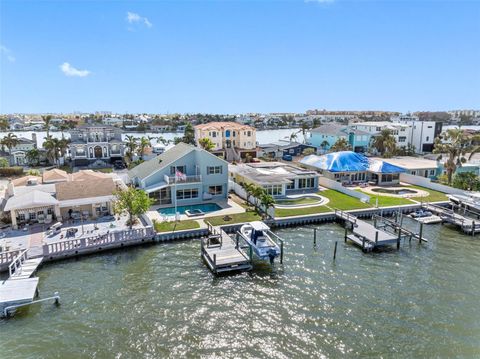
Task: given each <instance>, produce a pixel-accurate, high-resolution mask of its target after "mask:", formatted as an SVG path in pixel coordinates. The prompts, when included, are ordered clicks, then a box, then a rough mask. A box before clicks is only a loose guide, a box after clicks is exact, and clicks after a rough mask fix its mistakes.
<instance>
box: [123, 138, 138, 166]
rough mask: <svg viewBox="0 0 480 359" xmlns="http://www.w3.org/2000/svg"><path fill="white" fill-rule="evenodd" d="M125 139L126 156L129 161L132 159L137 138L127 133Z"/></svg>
mask: <svg viewBox="0 0 480 359" xmlns="http://www.w3.org/2000/svg"><path fill="white" fill-rule="evenodd" d="M125 139H126V140H127V141H126V146H127V156H128V158H129V159H130V161H133V154H134V152H135V150H136V149H137V138H136V137H134V136H132V135H127V136H126V137H125Z"/></svg>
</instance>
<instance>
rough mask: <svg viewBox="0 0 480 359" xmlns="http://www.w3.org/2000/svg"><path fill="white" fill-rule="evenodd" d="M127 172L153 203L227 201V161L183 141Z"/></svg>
mask: <svg viewBox="0 0 480 359" xmlns="http://www.w3.org/2000/svg"><path fill="white" fill-rule="evenodd" d="M128 175H129V177H130V179H131V181H132V183H133V184H134V185H136V186H137V187H139V188H141V189H143V190H144V191H146V192H147V193H148V194H149V195H150V197H151V198H153V199H154V201H155V204H160V205H165V206H168V205H169V206H172V205H174V204H177V205H190V204H199V203H203V202H205V201H226V200H227V195H228V167H227V162H226V161H224V160H223V159H221V158H219V157H217V156H215V155H213V154H212V153H210V152H208V151H205V150H203V149H201V148H199V147H195V146H191V145H188V144H185V143H179V144H177V145H176V146H174V147H172V148H170V149H169V150H167V151H165V152H164V153H162V154H160V155H158V156H157V157H155V158H152V159H151V160H148V161H145V162H143V163H141V164H139V165H138V166H136V167H134V168H133V169H131V170H130V171H129V172H128Z"/></svg>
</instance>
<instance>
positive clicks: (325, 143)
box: [320, 140, 330, 152]
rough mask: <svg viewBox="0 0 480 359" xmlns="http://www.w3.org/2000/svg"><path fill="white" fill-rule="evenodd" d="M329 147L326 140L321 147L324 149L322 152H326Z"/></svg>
mask: <svg viewBox="0 0 480 359" xmlns="http://www.w3.org/2000/svg"><path fill="white" fill-rule="evenodd" d="M328 146H330V144H329V143H328V141H327V140H324V141H323V142H322V143H321V144H320V147H321V148H322V152H324V151H325V150H326V148H327V147H328Z"/></svg>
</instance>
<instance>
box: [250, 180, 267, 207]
mask: <svg viewBox="0 0 480 359" xmlns="http://www.w3.org/2000/svg"><path fill="white" fill-rule="evenodd" d="M264 194H266V192H265V189H264V188H262V187H259V186H254V187H253V189H252V195H253V197H255V201H254V202H255V203H254V205H255V210H256V211H257V212H258V204H259V201H261V198H262V196H263V195H264Z"/></svg>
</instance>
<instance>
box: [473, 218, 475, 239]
mask: <svg viewBox="0 0 480 359" xmlns="http://www.w3.org/2000/svg"><path fill="white" fill-rule="evenodd" d="M474 236H475V221H472V237H474Z"/></svg>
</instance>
